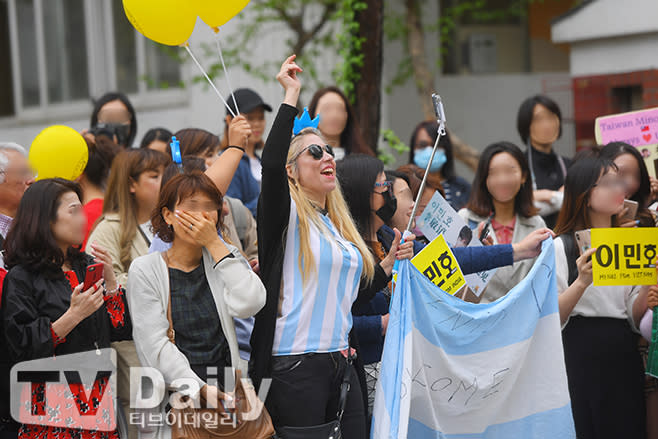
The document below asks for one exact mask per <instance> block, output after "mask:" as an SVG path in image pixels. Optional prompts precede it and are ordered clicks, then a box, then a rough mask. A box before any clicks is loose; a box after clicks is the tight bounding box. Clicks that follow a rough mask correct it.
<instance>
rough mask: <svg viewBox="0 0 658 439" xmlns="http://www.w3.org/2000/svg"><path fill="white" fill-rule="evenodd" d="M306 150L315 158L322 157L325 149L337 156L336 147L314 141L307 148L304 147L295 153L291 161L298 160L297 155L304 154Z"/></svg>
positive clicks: (331, 154)
mask: <svg viewBox="0 0 658 439" xmlns="http://www.w3.org/2000/svg"><path fill="white" fill-rule="evenodd" d="M306 150H308V152H309V153H310V154H311V156H312V157H313V158H314V159H315V160H320V159H322V157H323V156H324V152H325V151H327V154H329V155H330V156H332V157H336V155H335V154H334V149H333V148H332V147H331V146H330V145H324V146H320V145H317V144H315V143H313V144H311V145H308V146H307V147H306V148H304V149H302V150H301V151H299V152H298V153H297V154H295V156H294V157H293V158H292V160H290V161H291V162H294V161H295V160H297V157H299V156H300V155H302V154H303V153H304V151H306Z"/></svg>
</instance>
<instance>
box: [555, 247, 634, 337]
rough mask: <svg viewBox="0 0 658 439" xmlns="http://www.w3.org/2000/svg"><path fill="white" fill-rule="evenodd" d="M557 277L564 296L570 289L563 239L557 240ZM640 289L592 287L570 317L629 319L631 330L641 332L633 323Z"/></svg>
mask: <svg viewBox="0 0 658 439" xmlns="http://www.w3.org/2000/svg"><path fill="white" fill-rule="evenodd" d="M555 276H556V280H557V292H558V294H562V293H563V292H564V291H565V290H566V289H567V288H568V287H569V284H568V281H569V267H568V265H567V255H566V252H565V250H564V243H563V242H562V238H557V239H556V240H555ZM640 289H641V287H640V286H637V285H636V286H607V287H596V286H594V285H590V286H589V287H587V288H586V289H585V292H584V293H583V295H582V297H581V298H580V300H579V301H578V303H577V304H576V306H575V307H574V309H573V311H571V314H570V316H583V317H611V318H614V319H627V320H628V322H629V323H630V325H631V328H633V330H635V331H636V332H639V330H638V328H637V326H636V325H635V322H634V321H633V304H634V303H635V300H636V299H637V296H638V294H639V293H640Z"/></svg>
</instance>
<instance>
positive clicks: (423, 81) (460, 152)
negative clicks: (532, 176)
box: [404, 0, 480, 171]
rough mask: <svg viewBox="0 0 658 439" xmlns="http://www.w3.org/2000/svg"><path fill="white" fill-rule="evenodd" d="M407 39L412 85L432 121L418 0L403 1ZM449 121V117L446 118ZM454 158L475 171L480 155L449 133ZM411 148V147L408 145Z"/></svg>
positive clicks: (431, 85) (430, 81)
mask: <svg viewBox="0 0 658 439" xmlns="http://www.w3.org/2000/svg"><path fill="white" fill-rule="evenodd" d="M404 4H405V8H406V25H407V39H406V45H407V50H408V51H409V56H410V57H411V62H412V65H413V75H414V78H413V79H414V83H415V84H416V91H417V92H418V97H419V99H420V102H421V106H422V109H423V117H424V118H425V119H434V118H435V117H436V116H435V114H434V107H433V105H432V99H431V96H432V93H434V91H435V90H436V88H435V86H434V78H433V76H432V72H431V70H430V68H429V66H428V65H427V61H426V57H425V33H424V32H423V25H422V22H421V18H420V3H419V1H418V0H405V2H404ZM447 106H448V109H447V110H446V111H447V112H448V115H450V112H449V110H450V104H449V103H447ZM448 119H449V117H448ZM450 140H451V141H452V146H453V152H454V155H455V158H456V159H457V160H459V161H461V162H463V163H465V164H466V165H467V166H468V167H469V168H471V169H472V170H474V171H475V170H476V169H477V165H478V160H479V158H480V154H479V153H478V152H477V151H476V150H475V149H474V148H473V147H471V146H470V145H468V144H466V143H465V142H464V141H463V140H461V139H460V138H459V137H457V136H456V135H455V134H454V133H453V132H452V131H450ZM409 146H411V147H413V145H409Z"/></svg>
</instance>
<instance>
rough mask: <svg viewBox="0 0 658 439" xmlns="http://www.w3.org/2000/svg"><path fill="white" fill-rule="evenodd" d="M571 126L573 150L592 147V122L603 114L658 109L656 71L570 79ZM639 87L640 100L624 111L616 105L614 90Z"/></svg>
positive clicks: (624, 103) (621, 105)
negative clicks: (574, 137) (574, 138)
mask: <svg viewBox="0 0 658 439" xmlns="http://www.w3.org/2000/svg"><path fill="white" fill-rule="evenodd" d="M572 81H573V83H572V86H573V99H574V123H575V127H576V147H577V148H578V149H580V148H584V147H589V146H592V145H594V144H595V143H596V141H595V139H594V119H596V118H597V117H599V116H604V115H607V114H615V113H620V112H624V111H631V110H640V109H643V108H652V107H658V69H653V70H645V71H640V72H629V73H619V74H610V75H596V76H581V77H577V78H573V80H572ZM623 87H639V88H640V89H641V98H640V100H639V101H638V102H634V103H633V108H628V107H627V104H628V103H627V102H620V100H619V97H618V95H616V94H615V91H614V90H615V89H618V88H623Z"/></svg>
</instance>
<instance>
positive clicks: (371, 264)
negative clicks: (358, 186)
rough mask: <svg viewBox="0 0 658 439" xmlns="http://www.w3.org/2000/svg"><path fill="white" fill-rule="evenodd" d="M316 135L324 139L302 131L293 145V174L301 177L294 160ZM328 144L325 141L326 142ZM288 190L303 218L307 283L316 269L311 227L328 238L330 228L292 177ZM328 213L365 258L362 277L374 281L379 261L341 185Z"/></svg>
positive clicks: (290, 153) (332, 196) (329, 201)
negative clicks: (370, 248)
mask: <svg viewBox="0 0 658 439" xmlns="http://www.w3.org/2000/svg"><path fill="white" fill-rule="evenodd" d="M311 134H313V135H316V136H318V137H320V139H322V135H321V134H320V132H319V131H318V130H316V129H313V128H306V129H304V130H302V131H301V132H300V133H299V134H298V135H297V136H296V137H295V138H294V139H293V140H292V142H291V143H290V150H289V151H288V165H289V166H290V167H291V170H292V174H293V175H297V160H293V159H294V158H296V156H298V154H299V152H300V151H301V150H302V148H303V139H304V137H306V136H308V135H311ZM323 142H324V140H323ZM288 187H289V188H290V196H291V197H292V199H293V201H294V202H295V204H296V205H297V217H298V218H299V249H300V251H299V269H300V271H301V272H302V281H303V282H304V283H306V280H307V279H308V278H309V276H310V275H311V270H313V269H314V267H315V256H314V255H313V252H312V251H311V244H310V239H309V226H310V223H311V222H312V223H313V224H314V225H315V227H317V228H318V230H320V232H321V233H325V234H328V232H329V231H328V230H327V226H326V225H325V224H324V222H322V220H321V219H320V215H319V214H318V211H317V209H316V207H315V206H314V205H313V203H312V202H311V201H310V199H309V197H308V196H307V195H306V194H305V193H304V188H303V187H301V186H300V185H299V183H298V182H297V180H296V179H295V178H290V177H288ZM326 209H327V214H328V216H329V219H330V220H331V222H332V223H333V225H334V227H336V230H338V233H340V235H341V236H342V237H343V238H345V239H346V240H348V241H350V242H352V243H353V244H354V245H355V246H356V248H357V250H358V251H359V253H360V254H361V257H362V258H363V272H362V277H363V278H365V279H367V280H368V282H370V281H372V278H373V277H374V275H375V261H374V259H373V257H372V254H371V253H370V250H369V249H368V246H367V245H366V243H365V241H364V240H363V238H362V237H361V234H360V233H359V231H358V230H357V228H356V225H355V224H354V220H353V219H352V215H351V214H350V210H349V208H348V207H347V203H346V202H345V199H344V198H343V192H342V191H341V189H340V184H339V183H338V181H336V189H334V190H333V191H331V192H329V193H328V194H327V201H326Z"/></svg>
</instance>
